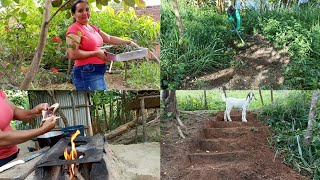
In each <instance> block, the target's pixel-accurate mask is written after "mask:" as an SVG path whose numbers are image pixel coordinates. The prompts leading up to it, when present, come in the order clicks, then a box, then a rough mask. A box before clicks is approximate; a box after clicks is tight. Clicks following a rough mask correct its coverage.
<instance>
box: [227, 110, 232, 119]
mask: <svg viewBox="0 0 320 180" xmlns="http://www.w3.org/2000/svg"><path fill="white" fill-rule="evenodd" d="M231 109H232V108H229V109H228V112H227V115H228V120H229V121H230V122H231V121H232V120H231V117H230V113H231Z"/></svg>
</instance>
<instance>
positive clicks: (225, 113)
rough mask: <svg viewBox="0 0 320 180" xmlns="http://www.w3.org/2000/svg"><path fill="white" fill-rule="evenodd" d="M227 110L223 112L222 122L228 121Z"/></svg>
mask: <svg viewBox="0 0 320 180" xmlns="http://www.w3.org/2000/svg"><path fill="white" fill-rule="evenodd" d="M227 110H228V109H227V108H226V110H225V111H224V117H223V120H224V121H228V120H227Z"/></svg>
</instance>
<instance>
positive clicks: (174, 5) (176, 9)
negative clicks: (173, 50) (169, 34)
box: [171, 0, 183, 37]
mask: <svg viewBox="0 0 320 180" xmlns="http://www.w3.org/2000/svg"><path fill="white" fill-rule="evenodd" d="M171 3H172V8H173V11H174V15H175V17H176V23H177V26H178V29H179V33H180V37H182V35H183V24H182V20H181V17H180V13H179V6H178V2H177V0H171Z"/></svg>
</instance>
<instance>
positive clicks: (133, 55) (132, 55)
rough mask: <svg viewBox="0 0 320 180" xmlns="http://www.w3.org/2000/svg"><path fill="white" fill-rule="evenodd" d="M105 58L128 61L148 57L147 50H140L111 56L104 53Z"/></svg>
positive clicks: (111, 54)
mask: <svg viewBox="0 0 320 180" xmlns="http://www.w3.org/2000/svg"><path fill="white" fill-rule="evenodd" d="M105 54H106V56H109V58H110V59H112V60H114V61H120V62H121V61H128V60H133V59H141V58H144V57H146V56H147V55H148V48H141V49H138V50H135V51H130V52H125V53H121V54H113V53H109V52H105Z"/></svg>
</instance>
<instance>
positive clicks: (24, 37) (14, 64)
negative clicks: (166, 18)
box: [0, 0, 160, 86]
mask: <svg viewBox="0 0 320 180" xmlns="http://www.w3.org/2000/svg"><path fill="white" fill-rule="evenodd" d="M43 3H44V2H43V1H41V2H39V3H34V1H33V0H25V1H20V2H19V3H12V4H10V5H8V6H6V7H5V8H4V11H0V16H1V17H3V18H1V19H0V29H1V30H2V31H0V42H1V44H0V51H1V54H0V60H1V61H2V60H4V61H5V62H6V63H8V65H7V66H0V70H1V72H5V73H6V74H10V76H11V79H12V80H11V81H10V83H11V84H12V85H11V86H18V85H19V84H20V83H21V81H22V80H23V78H24V76H25V74H26V73H27V70H28V67H29V66H30V64H31V61H32V58H33V56H34V53H35V48H36V47H37V43H38V40H39V34H40V28H41V22H42V17H43V14H42V11H43V8H42V7H43ZM65 9H67V11H61V12H59V13H58V14H57V15H56V16H55V17H54V18H53V19H52V21H51V22H50V24H49V30H48V39H47V43H46V47H45V52H44V55H43V58H42V62H41V64H40V67H41V68H43V69H45V70H43V69H42V70H40V71H43V73H41V74H40V75H38V76H37V79H35V80H34V82H35V84H34V85H35V86H38V85H39V84H37V82H41V81H42V79H43V78H44V79H55V78H57V77H62V78H61V79H60V82H61V83H66V82H68V81H69V76H68V75H66V74H65V76H66V77H67V78H63V76H56V77H48V76H49V75H52V74H53V73H51V71H50V68H56V69H58V70H59V71H60V72H65V71H66V69H67V67H68V60H67V57H66V47H67V46H66V42H65V39H66V37H65V33H66V30H67V28H68V27H69V26H70V25H71V24H72V23H73V20H72V18H69V19H68V18H66V16H68V13H70V12H69V11H70V8H65ZM91 9H93V7H91ZM55 10H57V8H52V10H51V15H53V13H54V12H55ZM91 23H92V24H95V25H97V26H98V27H100V28H101V29H102V30H103V31H105V32H107V33H109V34H110V35H114V36H119V37H122V38H124V39H130V40H134V41H135V42H137V43H138V44H139V45H140V46H144V47H149V48H152V47H153V43H154V42H155V41H156V40H157V38H158V36H159V31H160V23H159V22H153V19H152V18H151V17H149V16H142V17H137V16H136V14H135V11H134V10H132V9H130V10H129V11H123V10H120V11H119V12H117V13H115V12H114V10H113V9H112V8H111V7H106V8H105V9H104V10H102V11H101V12H100V13H98V12H95V11H93V10H92V11H91ZM53 75H56V74H53Z"/></svg>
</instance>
